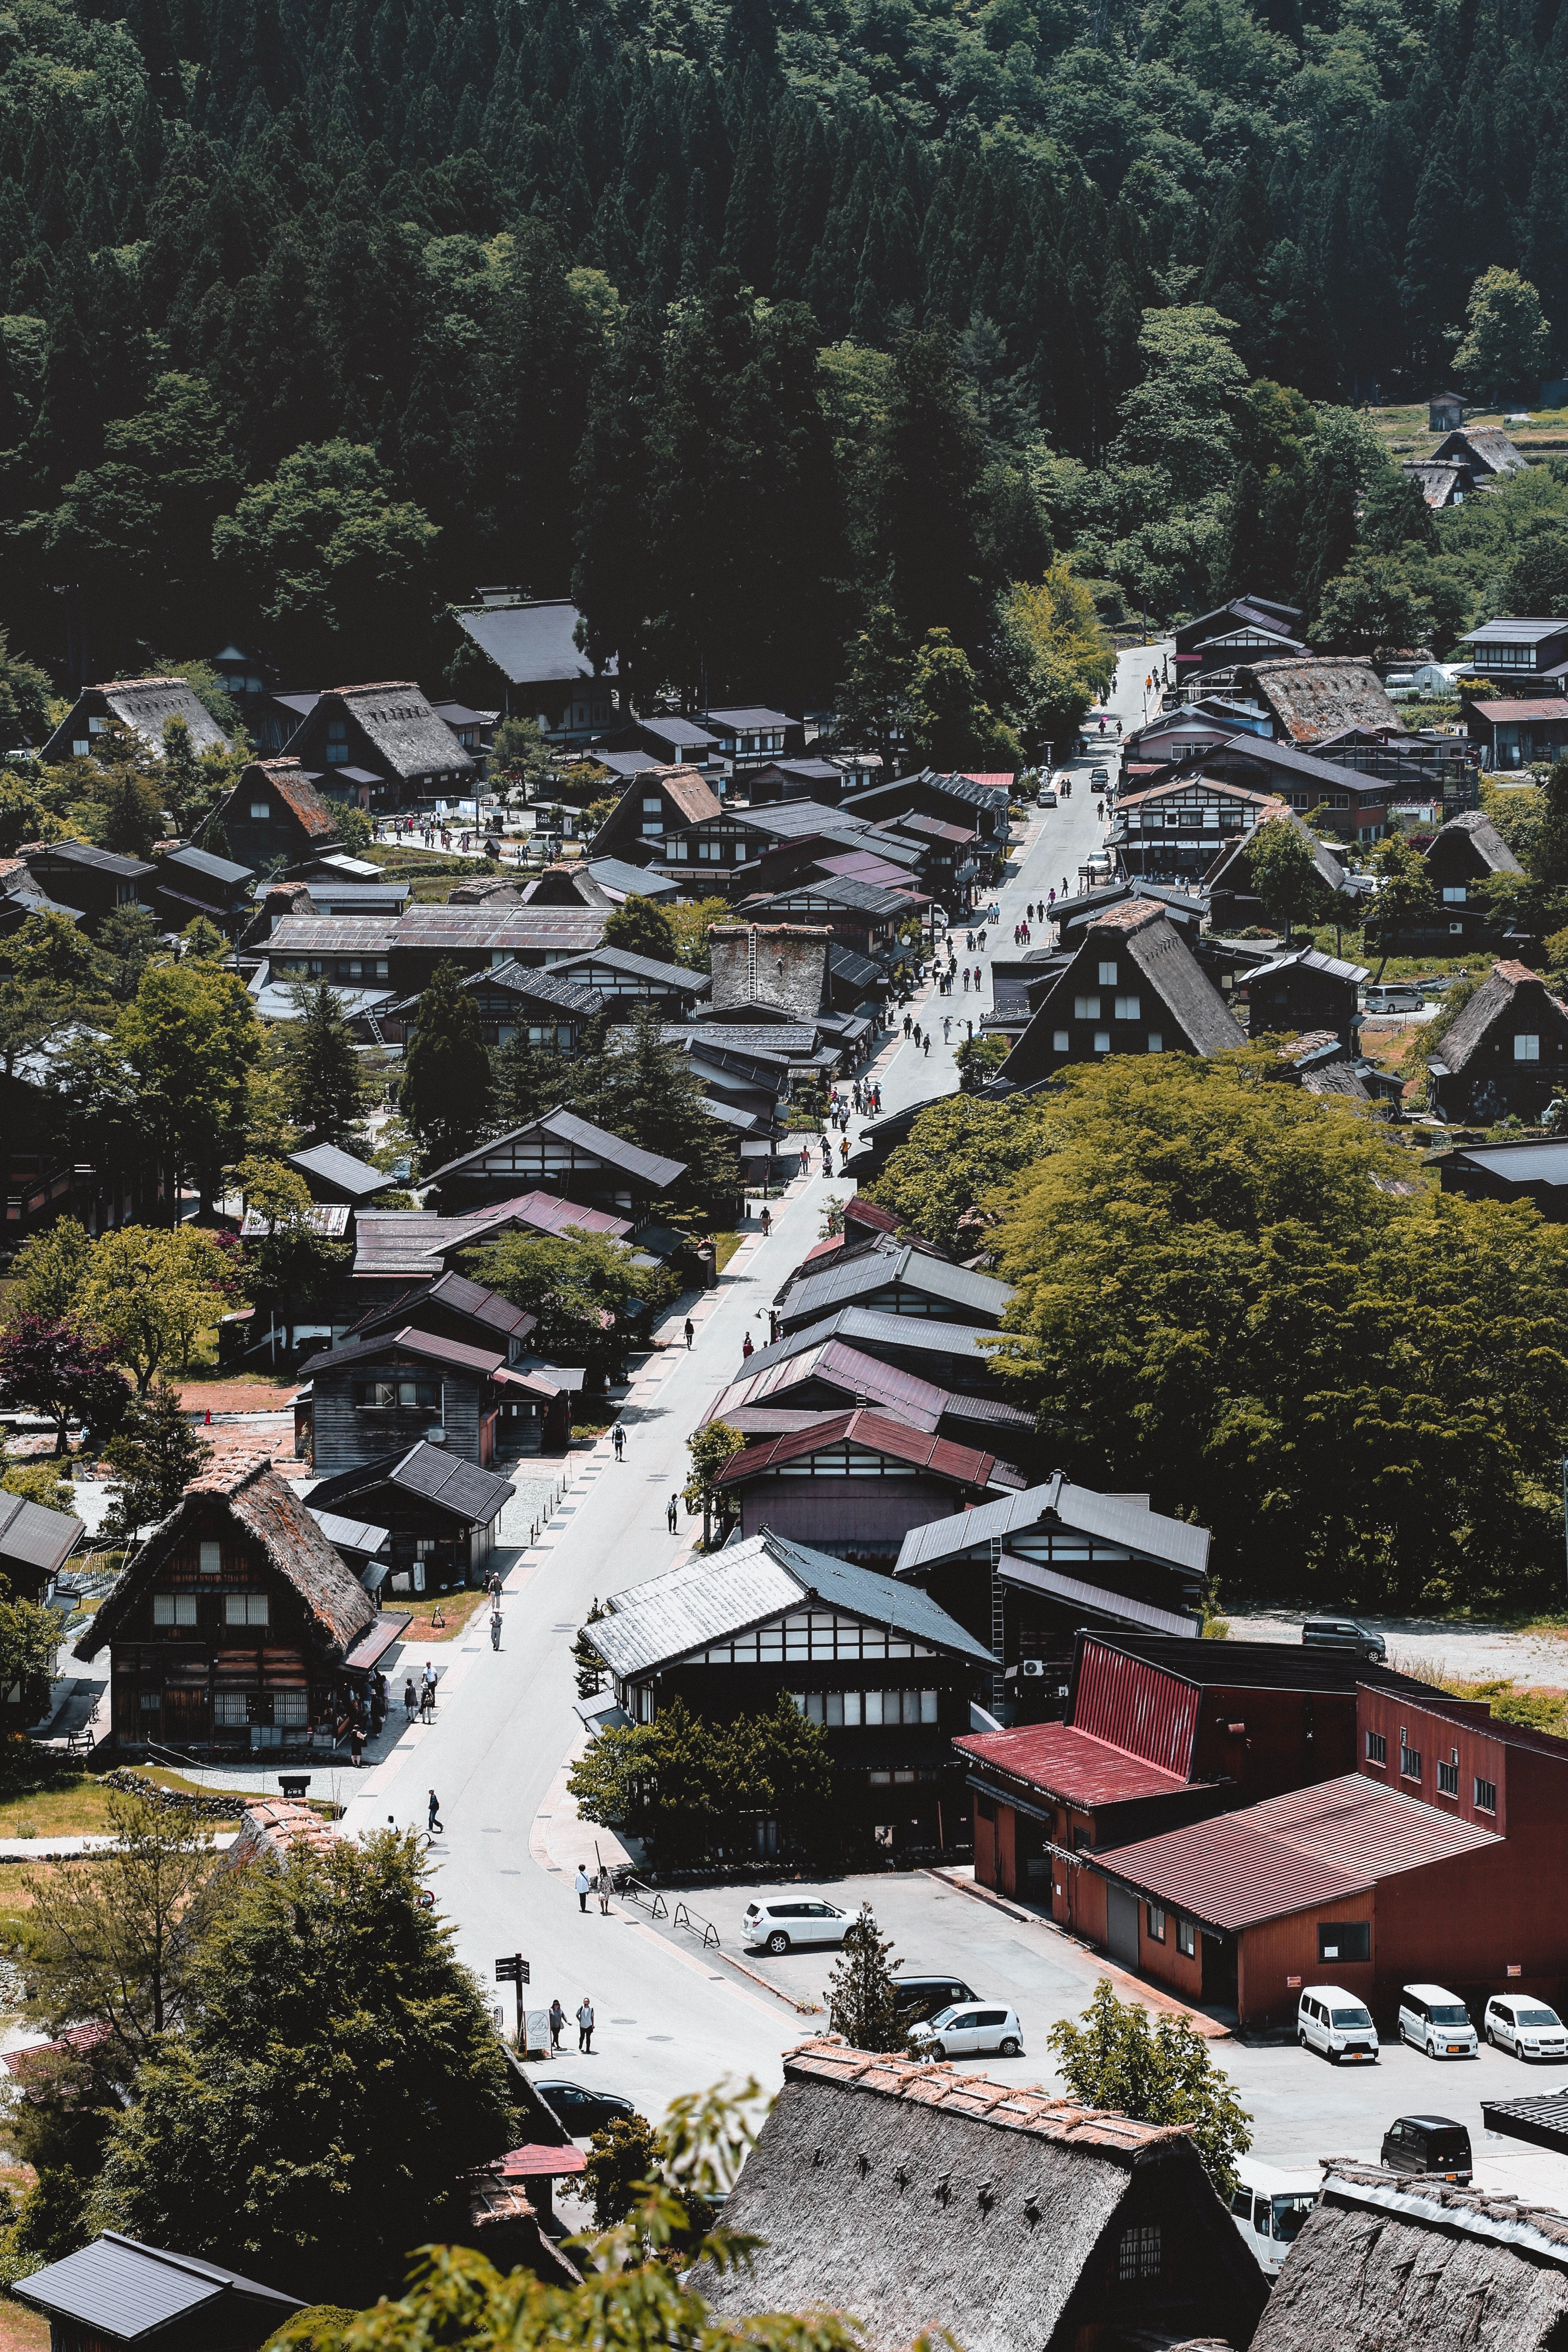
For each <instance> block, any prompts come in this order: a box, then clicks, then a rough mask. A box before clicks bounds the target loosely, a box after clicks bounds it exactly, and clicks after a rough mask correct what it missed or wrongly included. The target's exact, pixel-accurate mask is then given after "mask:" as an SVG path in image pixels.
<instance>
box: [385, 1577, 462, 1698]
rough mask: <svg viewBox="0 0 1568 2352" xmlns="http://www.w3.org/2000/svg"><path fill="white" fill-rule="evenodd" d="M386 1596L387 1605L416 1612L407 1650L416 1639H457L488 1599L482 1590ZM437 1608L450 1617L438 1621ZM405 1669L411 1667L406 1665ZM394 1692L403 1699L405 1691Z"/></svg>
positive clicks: (406, 1640) (405, 1642)
mask: <svg viewBox="0 0 1568 2352" xmlns="http://www.w3.org/2000/svg"><path fill="white" fill-rule="evenodd" d="M382 1599H383V1603H384V1606H385V1607H386V1608H387V1609H389V1610H395V1611H396V1612H397V1614H398V1615H399V1616H401V1615H402V1614H403V1612H404V1611H405V1609H412V1611H413V1612H414V1622H413V1623H412V1624H411V1625H410V1626H409V1628H408V1631H407V1633H405V1635H404V1636H403V1646H404V1648H405V1650H407V1649H410V1648H412V1647H413V1646H414V1645H415V1644H416V1643H418V1644H421V1645H423V1644H424V1643H430V1642H455V1641H456V1640H457V1638H458V1634H459V1633H462V1632H464V1631H465V1629H466V1628H467V1626H468V1622H469V1620H470V1618H471V1617H472V1616H473V1614H474V1612H475V1611H476V1610H477V1609H480V1608H482V1607H483V1606H484V1601H485V1596H484V1593H483V1591H477V1592H437V1593H430V1592H426V1593H421V1594H418V1595H414V1594H410V1593H406V1592H394V1593H384V1594H383V1596H382ZM437 1609H438V1610H439V1611H440V1612H441V1614H442V1616H443V1617H444V1618H445V1619H446V1621H447V1622H446V1623H445V1624H444V1625H437V1623H436V1622H435V1615H436V1612H437ZM407 1671H409V1669H408V1668H407V1667H406V1665H405V1672H407ZM393 1679H394V1677H391V1676H389V1677H388V1680H389V1682H391V1681H392V1680H393ZM416 1680H417V1676H416ZM392 1696H393V1698H394V1699H395V1700H396V1701H398V1702H401V1700H402V1696H403V1694H402V1692H401V1691H398V1690H394V1691H393V1694H392Z"/></svg>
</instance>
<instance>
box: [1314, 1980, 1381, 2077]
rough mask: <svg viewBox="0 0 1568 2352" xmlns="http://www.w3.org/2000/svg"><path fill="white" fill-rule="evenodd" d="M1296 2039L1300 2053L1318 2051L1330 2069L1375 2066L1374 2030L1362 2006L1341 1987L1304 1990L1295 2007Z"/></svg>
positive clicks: (1375, 2043) (1330, 1986)
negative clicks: (1329, 2065)
mask: <svg viewBox="0 0 1568 2352" xmlns="http://www.w3.org/2000/svg"><path fill="white" fill-rule="evenodd" d="M1296 2039H1297V2041H1298V2042H1300V2045H1301V2047H1302V2049H1303V2050H1321V2052H1322V2053H1323V2055H1324V2057H1325V2058H1326V2059H1327V2060H1328V2061H1329V2063H1330V2064H1331V2065H1332V2066H1338V2065H1339V2064H1340V2063H1342V2062H1348V2063H1350V2064H1352V2065H1368V2066H1375V2065H1376V2063H1377V2051H1378V2041H1377V2028H1376V2026H1375V2025H1374V2024H1373V2021H1372V2018H1371V2016H1370V2014H1369V2012H1368V2011H1367V2008H1366V2005H1365V2003H1364V2002H1363V2001H1359V2000H1357V1999H1356V1997H1355V1995H1354V1993H1353V1992H1346V1990H1345V1989H1344V1987H1343V1985H1309V1986H1308V1987H1307V1989H1306V1990H1305V1991H1304V1992H1303V1993H1302V1995H1301V1998H1300V2000H1299V2001H1298V2002H1297V2004H1296Z"/></svg>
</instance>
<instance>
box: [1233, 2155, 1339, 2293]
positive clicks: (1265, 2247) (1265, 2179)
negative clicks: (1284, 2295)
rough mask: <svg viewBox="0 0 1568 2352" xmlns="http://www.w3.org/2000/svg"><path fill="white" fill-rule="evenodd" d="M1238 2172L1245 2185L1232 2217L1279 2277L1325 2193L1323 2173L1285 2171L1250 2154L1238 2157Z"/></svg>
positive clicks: (1272, 2274) (1270, 2271)
mask: <svg viewBox="0 0 1568 2352" xmlns="http://www.w3.org/2000/svg"><path fill="white" fill-rule="evenodd" d="M1236 2175H1237V2180H1238V2181H1239V2182H1240V2184H1241V2185H1240V2187H1239V2188H1238V2189H1237V2191H1236V2194H1235V2196H1234V2197H1232V2199H1231V2200H1230V2211H1231V2219H1232V2220H1233V2221H1235V2223H1236V2226H1237V2229H1238V2230H1239V2231H1240V2232H1241V2235H1242V2240H1243V2242H1244V2243H1245V2244H1247V2245H1248V2246H1250V2247H1251V2249H1252V2251H1253V2252H1254V2253H1255V2254H1256V2255H1257V2257H1258V2261H1259V2262H1260V2263H1262V2265H1263V2267H1264V2269H1265V2270H1266V2271H1267V2272H1268V2275H1269V2277H1270V2278H1278V2277H1279V2273H1280V2272H1281V2271H1282V2270H1283V2269H1284V2267H1285V2257H1286V2255H1287V2254H1288V2253H1289V2251H1290V2249H1291V2247H1292V2246H1293V2245H1294V2244H1295V2242H1296V2240H1297V2238H1298V2237H1299V2236H1300V2231H1301V2224H1302V2223H1303V2221H1305V2220H1306V2218H1307V2216H1308V2214H1309V2213H1310V2211H1311V2210H1312V2208H1313V2206H1314V2205H1315V2204H1316V2203H1317V2201H1318V2200H1319V2198H1320V2197H1321V2195H1322V2193H1323V2176H1322V2174H1321V2172H1320V2171H1317V2170H1316V2169H1314V2170H1312V2171H1305V2170H1300V2171H1297V2170H1292V2171H1288V2172H1287V2171H1281V2170H1280V2169H1279V2167H1278V2166H1276V2165H1272V2164H1258V2163H1255V2162H1254V2160H1253V2159H1252V2158H1251V2157H1249V2156H1238V2157H1237V2159H1236Z"/></svg>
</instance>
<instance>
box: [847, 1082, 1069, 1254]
mask: <svg viewBox="0 0 1568 2352" xmlns="http://www.w3.org/2000/svg"><path fill="white" fill-rule="evenodd" d="M1037 1149H1038V1141H1037V1135H1036V1130H1035V1121H1034V1116H1033V1111H1032V1108H1031V1106H1029V1105H1017V1106H1015V1105H1011V1104H1008V1103H1006V1102H980V1101H977V1100H976V1099H975V1098H974V1097H973V1096H971V1095H950V1096H949V1097H947V1099H946V1100H945V1101H944V1102H940V1103H934V1104H933V1105H932V1106H931V1109H930V1110H925V1111H921V1115H920V1117H919V1118H917V1119H916V1120H915V1122H914V1125H913V1126H912V1127H911V1128H910V1137H909V1141H908V1142H907V1143H901V1144H900V1146H899V1148H898V1150H896V1151H895V1152H893V1153H892V1155H891V1156H890V1158H889V1161H888V1164H887V1166H886V1168H884V1169H883V1171H882V1172H881V1174H880V1175H879V1177H878V1178H877V1179H876V1180H875V1181H874V1182H872V1183H870V1184H867V1185H865V1186H864V1187H863V1188H862V1189H863V1191H864V1192H865V1193H866V1196H867V1198H868V1200H871V1201H875V1202H877V1203H878V1204H879V1206H880V1207H881V1208H884V1209H890V1210H891V1212H892V1213H893V1215H894V1216H896V1217H897V1218H898V1220H899V1223H900V1226H902V1227H904V1228H905V1229H907V1231H909V1232H910V1233H911V1234H920V1235H921V1238H922V1239H924V1240H926V1241H929V1242H935V1243H936V1244H938V1245H939V1247H941V1248H942V1249H952V1246H953V1244H954V1243H955V1242H956V1241H957V1238H958V1228H959V1223H960V1220H961V1219H962V1218H963V1217H965V1216H967V1214H968V1213H969V1212H970V1211H971V1210H972V1209H973V1208H974V1207H975V1206H976V1205H977V1204H978V1203H980V1202H984V1200H985V1198H986V1196H987V1195H988V1194H989V1193H990V1192H993V1191H994V1189H996V1188H998V1187H1000V1186H1002V1185H1004V1184H1005V1182H1006V1180H1007V1178H1008V1177H1009V1176H1010V1175H1011V1174H1012V1173H1013V1172H1014V1171H1015V1170H1016V1169H1020V1168H1026V1167H1027V1166H1028V1164H1029V1162H1030V1161H1031V1160H1033V1158H1034V1157H1035V1154H1036V1151H1037Z"/></svg>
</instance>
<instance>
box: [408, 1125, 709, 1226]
mask: <svg viewBox="0 0 1568 2352" xmlns="http://www.w3.org/2000/svg"><path fill="white" fill-rule="evenodd" d="M685 1174H686V1165H685V1162H684V1161H683V1160H667V1159H665V1158H664V1157H663V1156H662V1155H661V1154H660V1153H658V1152H656V1151H644V1150H641V1149H640V1148H639V1146H637V1144H635V1143H627V1142H626V1141H625V1140H624V1139H623V1138H622V1137H620V1136H618V1135H611V1134H610V1133H609V1132H608V1131H607V1130H606V1129H604V1128H602V1127H595V1126H594V1125H593V1124H592V1122H591V1121H589V1120H588V1119H585V1118H578V1116H577V1114H576V1112H575V1111H569V1110H563V1109H557V1110H551V1111H545V1112H543V1113H542V1116H541V1117H540V1118H534V1119H530V1120H529V1122H528V1124H527V1125H526V1126H525V1127H514V1128H512V1129H509V1131H508V1132H507V1133H506V1134H505V1135H499V1136H497V1137H496V1138H495V1139H493V1140H492V1141H491V1142H489V1143H481V1144H479V1146H478V1147H477V1149H476V1150H472V1151H466V1152H464V1153H463V1154H462V1155H461V1157H460V1158H458V1159H457V1160H448V1161H447V1164H446V1166H445V1167H444V1168H437V1170H436V1171H435V1172H434V1174H433V1175H432V1176H431V1178H430V1182H431V1185H432V1187H433V1188H434V1190H435V1192H436V1193H437V1199H438V1201H439V1204H440V1208H441V1213H442V1214H443V1216H448V1217H449V1216H458V1215H461V1214H462V1213H464V1211H466V1210H468V1209H479V1208H483V1207H485V1206H487V1205H488V1204H489V1203H490V1202H496V1201H506V1200H510V1199H513V1198H515V1197H516V1196H517V1195H518V1194H519V1193H523V1192H554V1193H564V1194H565V1195H566V1196H567V1197H568V1198H570V1199H571V1200H574V1201H584V1202H587V1203H588V1204H589V1205H590V1206H591V1207H594V1208H604V1209H609V1210H611V1211H614V1212H616V1213H619V1214H620V1215H623V1216H625V1217H627V1218H629V1219H630V1221H631V1223H632V1224H633V1226H634V1228H635V1227H636V1226H637V1225H638V1224H641V1223H646V1222H647V1218H648V1217H649V1215H650V1214H651V1213H652V1210H653V1204H654V1202H656V1201H657V1200H659V1199H661V1198H663V1197H665V1196H667V1195H668V1194H669V1193H671V1192H673V1191H674V1190H675V1188H676V1186H677V1185H678V1184H679V1182H680V1181H681V1179H682V1177H683V1176H684V1175H685Z"/></svg>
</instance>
